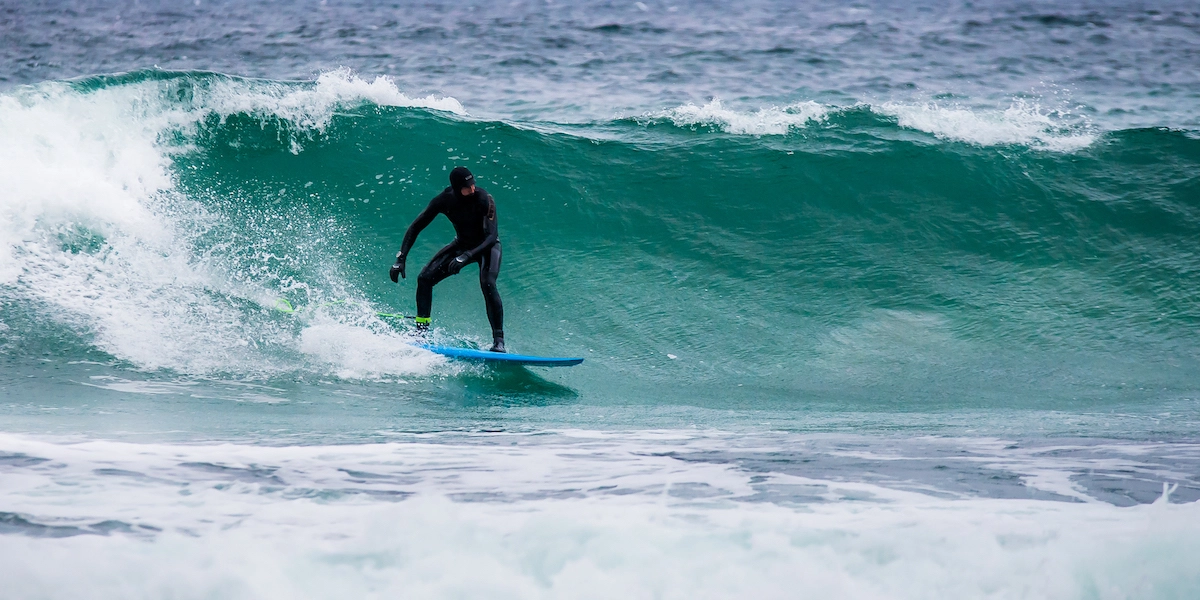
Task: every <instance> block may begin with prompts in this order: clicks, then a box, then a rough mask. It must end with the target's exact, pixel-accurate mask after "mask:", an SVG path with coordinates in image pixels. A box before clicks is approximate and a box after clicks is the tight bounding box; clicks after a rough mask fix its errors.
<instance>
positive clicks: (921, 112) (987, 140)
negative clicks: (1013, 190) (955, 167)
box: [872, 100, 1096, 152]
mask: <svg viewBox="0 0 1200 600" xmlns="http://www.w3.org/2000/svg"><path fill="white" fill-rule="evenodd" d="M872 110H874V111H875V112H878V113H880V114H883V115H888V116H891V117H895V118H896V120H897V121H898V122H899V124H900V126H901V127H908V128H911V129H917V130H920V131H924V132H926V133H931V134H933V135H935V136H937V137H938V138H941V139H947V140H954V141H959V142H967V143H970V144H977V145H980V146H1003V145H1012V144H1020V145H1025V146H1030V147H1034V148H1042V149H1046V150H1055V151H1060V152H1070V151H1074V150H1079V149H1081V148H1085V147H1087V146H1089V145H1091V144H1092V142H1094V141H1096V134H1095V133H1093V132H1091V131H1089V130H1088V128H1087V127H1086V125H1082V124H1078V123H1067V122H1064V120H1063V119H1060V118H1058V117H1056V114H1055V113H1054V112H1050V111H1045V110H1043V109H1042V108H1041V106H1039V105H1038V104H1037V103H1035V102H1027V101H1023V100H1018V101H1015V102H1013V103H1012V104H1010V105H1009V106H1008V108H1005V109H1004V110H986V109H980V108H976V109H969V108H964V107H961V106H943V105H942V104H940V103H937V102H927V103H921V104H904V103H898V102H885V103H883V104H881V105H878V106H873V107H872Z"/></svg>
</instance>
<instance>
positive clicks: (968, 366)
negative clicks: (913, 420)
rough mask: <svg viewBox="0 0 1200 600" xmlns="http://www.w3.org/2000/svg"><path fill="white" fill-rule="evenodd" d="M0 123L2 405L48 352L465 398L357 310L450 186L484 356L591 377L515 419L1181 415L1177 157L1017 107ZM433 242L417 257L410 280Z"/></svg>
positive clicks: (347, 86) (158, 102)
mask: <svg viewBox="0 0 1200 600" xmlns="http://www.w3.org/2000/svg"><path fill="white" fill-rule="evenodd" d="M0 102H2V103H3V111H0V136H2V137H0V155H2V156H0V158H2V160H0V169H3V170H4V172H3V173H2V174H0V178H2V179H3V180H4V181H6V182H9V190H10V193H8V194H6V195H5V196H4V199H3V200H2V202H3V204H2V205H0V210H2V211H3V213H4V217H5V218H4V220H3V223H4V224H3V229H2V230H0V298H2V300H0V302H2V304H0V322H2V323H3V325H2V327H3V332H4V334H5V335H4V342H3V343H4V349H5V353H6V356H8V358H9V360H8V363H7V364H6V366H5V367H4V369H5V370H6V371H7V373H8V374H7V375H6V377H7V378H8V379H9V380H10V381H18V380H20V379H22V377H23V376H24V375H26V374H28V373H31V372H34V371H35V370H37V369H40V368H41V367H40V366H39V365H40V364H41V363H40V362H39V361H41V360H42V358H43V357H45V356H51V357H54V358H53V359H52V360H56V361H62V362H64V363H71V364H72V365H75V367H74V368H75V369H76V370H78V369H80V368H82V367H79V365H82V364H87V363H100V364H102V365H107V366H105V367H104V369H108V370H105V371H104V373H103V374H101V375H88V376H91V377H102V378H103V377H109V378H115V380H114V381H118V382H117V383H113V381H110V380H108V379H100V380H97V381H98V382H94V385H96V386H99V388H98V389H100V388H106V386H107V388H108V389H119V388H121V386H122V385H125V384H121V383H119V381H125V379H123V378H131V379H137V380H138V381H141V380H143V379H147V378H148V379H149V380H154V381H168V380H169V381H179V378H184V379H185V380H188V379H189V378H191V380H195V378H201V379H205V380H210V379H213V378H215V379H219V380H229V379H236V380H244V381H252V382H272V381H275V382H278V381H287V382H319V381H333V382H353V381H361V382H381V383H380V384H379V386H378V387H375V388H371V389H375V390H377V391H376V392H373V393H390V392H384V391H383V390H387V389H394V387H393V386H391V385H390V384H388V383H386V382H395V381H397V380H403V381H405V382H409V380H410V379H412V378H415V380H413V382H414V383H415V384H416V385H417V386H418V387H419V386H421V385H434V386H440V385H444V383H438V382H444V381H445V380H444V378H445V377H447V376H450V377H457V376H460V375H462V376H468V377H475V376H477V375H471V374H470V373H473V372H470V373H466V374H465V375H464V374H463V372H461V370H460V368H458V367H452V366H448V365H446V364H445V363H442V362H440V361H438V360H435V359H434V358H432V357H430V356H429V355H428V354H427V353H424V352H421V351H417V350H414V349H413V348H412V347H411V346H409V345H408V342H409V341H410V338H409V337H408V333H407V329H406V326H405V325H404V324H403V323H399V322H397V320H395V319H391V318H389V317H381V316H379V315H377V314H376V313H392V312H403V313H407V314H411V311H412V310H413V308H412V307H413V304H412V294H413V280H412V279H411V278H410V279H409V280H407V281H404V282H402V284H401V285H399V286H397V285H394V284H392V283H391V282H390V281H388V280H387V278H386V275H385V271H386V269H387V267H388V265H389V264H390V262H391V257H392V255H393V254H394V252H395V249H396V247H397V246H398V245H399V241H400V239H401V237H402V235H403V232H404V230H405V229H406V228H407V226H408V224H409V222H410V221H411V219H412V218H413V217H414V216H415V215H416V213H417V212H418V211H419V210H420V209H421V208H422V207H423V206H424V203H425V202H426V201H427V200H428V198H429V197H431V196H432V195H434V194H435V193H437V192H438V191H439V190H440V189H441V188H442V187H443V186H444V180H445V178H446V172H447V170H448V168H449V167H452V166H454V165H458V164H462V165H466V166H468V167H470V168H471V169H472V170H473V171H474V172H475V173H476V174H477V176H478V178H479V181H480V184H481V185H482V186H483V187H485V188H487V189H488V190H489V191H490V192H491V193H492V194H493V195H494V196H495V197H496V200H497V204H498V207H499V215H500V227H501V239H502V240H503V241H504V244H505V246H504V247H505V260H504V270H503V271H502V274H501V279H500V285H501V292H502V294H503V297H504V301H505V304H506V308H507V314H508V319H507V323H506V329H507V330H508V331H509V335H510V338H511V339H510V342H511V344H512V346H513V347H514V348H515V349H516V350H518V351H528V352H536V353H546V354H560V355H561V354H579V355H583V356H585V357H587V358H588V363H587V365H588V367H587V368H585V369H578V370H573V371H570V372H566V373H560V374H556V375H555V377H556V380H555V381H554V382H550V381H546V380H541V379H539V380H538V382H537V383H528V382H527V384H522V385H525V386H526V387H528V386H530V385H532V386H533V388H530V389H532V390H533V391H532V392H530V394H532V395H533V396H550V397H553V396H555V395H556V394H557V395H561V394H563V393H566V394H569V395H570V396H571V397H575V398H578V399H580V400H582V401H584V402H585V403H599V404H600V405H604V404H609V403H613V402H618V403H623V402H630V401H633V402H638V403H645V404H648V405H652V406H656V407H662V406H673V405H683V406H705V407H710V408H738V407H741V408H745V407H748V406H753V407H754V409H756V410H773V411H779V412H780V413H781V414H784V415H787V414H794V413H797V412H803V411H804V410H807V409H808V408H810V407H813V406H826V407H830V408H831V409H832V410H834V412H835V413H836V412H838V411H841V410H859V409H868V410H877V409H880V408H883V407H890V408H897V407H901V408H903V410H906V411H916V412H922V411H928V410H933V411H937V410H941V409H945V408H968V407H997V408H998V407H1004V408H1012V407H1027V408H1037V409H1046V410H1058V409H1072V408H1085V409H1087V410H1092V409H1096V410H1108V409H1110V408H1112V407H1116V406H1120V407H1126V408H1128V407H1135V408H1136V407H1139V406H1142V407H1145V410H1158V409H1161V408H1162V406H1164V403H1173V402H1175V403H1178V402H1184V403H1185V404H1186V402H1187V399H1188V398H1194V397H1195V394H1196V391H1197V389H1198V387H1200V375H1197V374H1198V373H1200V368H1197V367H1200V360H1198V358H1200V346H1198V344H1197V341H1196V337H1195V335H1194V332H1195V329H1196V326H1197V324H1198V323H1200V304H1198V303H1197V302H1196V299H1195V294H1194V291H1195V290H1196V289H1200V255H1197V254H1196V252H1195V248H1194V240H1195V239H1197V234H1200V179H1198V178H1197V176H1196V173H1197V172H1200V171H1198V169H1197V167H1200V140H1198V139H1197V136H1196V135H1195V134H1194V133H1193V132H1189V131H1181V130H1168V129H1133V130H1117V131H1099V130H1095V129H1093V128H1090V127H1089V126H1087V125H1086V124H1080V123H1073V122H1070V121H1069V120H1068V119H1064V118H1062V117H1061V116H1058V115H1055V114H1052V113H1047V112H1044V111H1042V110H1041V109H1040V108H1039V107H1037V106H1036V105H1024V104H1014V105H1013V106H1011V107H1010V108H1008V109H1006V110H1003V111H991V112H978V111H977V112H973V111H970V110H967V109H964V108H961V107H954V106H940V105H937V104H919V105H899V104H895V103H887V104H881V105H878V106H875V105H870V104H855V105H851V106H835V105H821V104H816V103H807V104H799V105H790V106H782V107H774V108H772V107H765V108H762V109H759V110H756V111H750V112H738V111H736V110H733V109H730V108H728V107H726V106H724V105H722V104H721V103H719V102H713V103H709V104H707V105H700V106H697V105H687V104H685V105H681V106H679V107H678V108H675V109H671V110H666V111H660V112H651V113H646V114H645V115H642V116H640V117H637V118H628V119H617V120H611V121H598V122H593V123H588V124H577V125H552V124H545V123H542V124H538V123H521V122H511V121H510V122H501V121H492V120H486V119H482V120H481V119H478V118H475V117H471V116H470V115H468V114H467V111H466V110H465V109H464V108H463V106H462V105H461V104H459V103H458V102H457V101H456V100H454V99H452V98H445V97H437V96H429V97H422V98H414V97H409V96H407V95H405V94H403V93H401V92H400V91H399V90H397V89H396V87H395V86H394V85H393V84H392V83H391V82H390V81H389V80H387V79H382V78H381V79H375V80H365V79H362V78H359V77H358V76H356V75H354V74H352V73H350V72H348V71H338V72H331V73H327V74H325V75H323V76H321V77H320V78H319V79H317V80H316V81H314V82H310V83H285V82H274V81H264V80H247V79H239V78H234V77H229V76H224V75H219V74H211V73H198V72H177V73H172V72H162V71H152V72H137V73H131V74H128V75H123V76H114V77H95V78H89V79H83V80H78V81H75V82H70V83H47V84H43V85H39V86H34V87H27V88H21V89H19V90H17V91H15V92H13V93H10V94H8V95H5V96H3V97H2V99H0ZM451 235H452V233H450V230H449V227H448V225H447V224H446V223H444V222H442V223H440V224H438V225H435V226H433V227H431V228H430V229H429V230H428V231H427V232H426V233H424V234H423V235H422V237H421V238H420V241H419V243H418V245H417V246H416V248H415V250H414V252H413V255H412V264H411V265H410V267H411V270H412V271H414V272H415V271H417V270H418V269H419V268H420V264H421V262H422V261H424V260H426V259H427V257H429V256H431V255H432V253H433V252H434V251H435V250H436V248H437V247H439V245H440V244H443V243H445V242H447V241H448V240H449V239H450V237H451ZM281 299H282V300H286V301H287V302H288V303H289V304H290V306H292V307H301V310H300V311H299V312H285V311H280V310H278V308H280V307H282V306H284V305H282V304H280V300H281ZM434 310H435V323H436V325H437V326H438V329H439V332H440V333H439V335H441V336H444V337H445V338H446V339H450V340H453V341H459V342H470V341H472V340H474V341H476V342H477V341H479V339H480V338H481V337H482V336H483V334H484V333H486V320H485V318H484V314H483V310H482V300H481V299H480V298H479V292H478V290H477V286H476V284H475V283H474V281H473V277H472V276H464V277H459V278H454V279H452V280H449V281H447V282H446V283H444V284H442V285H441V286H439V287H438V288H437V292H436V294H435V305H434ZM66 368H67V369H68V370H71V369H72V367H66ZM468 371H469V370H468ZM38 372H40V371H38ZM73 376H76V375H70V376H68V375H62V376H61V377H67V378H69V377H73ZM51 379H52V380H53V378H51ZM135 383H136V382H135ZM192 383H195V381H192ZM22 385H25V384H22ZM29 385H33V384H29ZM114 385H115V386H117V387H116V388H113V387H112V386H114ZM130 385H135V384H130ZM147 385H148V384H147ZM372 385H374V384H372ZM539 386H540V387H539ZM546 386H549V387H546ZM563 386H565V387H563ZM518 387H520V386H518ZM513 393H516V394H517V395H521V394H522V393H523V392H521V391H520V390H516V391H514V390H507V391H505V390H495V389H492V390H491V391H487V392H484V395H495V396H500V397H503V396H505V395H506V394H508V395H511V394H513ZM834 407H836V408H834ZM1106 407H1107V408H1106Z"/></svg>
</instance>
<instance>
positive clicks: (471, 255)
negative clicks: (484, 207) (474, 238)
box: [460, 196, 500, 262]
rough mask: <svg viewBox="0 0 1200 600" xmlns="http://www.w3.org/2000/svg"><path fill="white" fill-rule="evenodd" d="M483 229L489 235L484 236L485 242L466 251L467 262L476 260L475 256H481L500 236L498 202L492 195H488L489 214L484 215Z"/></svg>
mask: <svg viewBox="0 0 1200 600" xmlns="http://www.w3.org/2000/svg"><path fill="white" fill-rule="evenodd" d="M483 229H484V231H486V232H487V235H485V236H484V238H483V242H481V243H480V244H479V245H478V246H475V247H474V248H472V249H471V250H470V251H468V252H465V254H466V255H467V262H470V261H472V260H475V257H477V256H479V254H480V253H482V252H483V251H484V250H486V249H488V248H491V247H492V244H495V243H496V240H497V239H499V238H500V228H499V227H497V226H496V202H495V200H492V197H491V196H488V211H487V215H486V216H484V217H483ZM460 256H461V255H460Z"/></svg>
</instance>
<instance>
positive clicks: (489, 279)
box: [479, 242, 504, 352]
mask: <svg viewBox="0 0 1200 600" xmlns="http://www.w3.org/2000/svg"><path fill="white" fill-rule="evenodd" d="M499 275H500V242H496V243H495V244H493V245H492V247H491V248H490V249H489V250H488V251H486V252H484V253H483V260H481V261H480V263H479V288H480V289H482V290H483V303H484V305H486V306H487V316H488V322H489V323H491V324H492V339H493V340H494V343H493V345H492V350H493V351H496V352H504V305H503V304H502V303H501V302H500V290H498V289H496V277H498V276H499Z"/></svg>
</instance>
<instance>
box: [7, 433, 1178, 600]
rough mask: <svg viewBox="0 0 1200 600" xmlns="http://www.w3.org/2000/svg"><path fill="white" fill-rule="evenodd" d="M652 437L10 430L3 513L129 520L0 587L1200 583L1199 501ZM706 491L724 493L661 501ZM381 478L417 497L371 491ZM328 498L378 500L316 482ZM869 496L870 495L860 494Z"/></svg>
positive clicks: (51, 554) (881, 587)
mask: <svg viewBox="0 0 1200 600" xmlns="http://www.w3.org/2000/svg"><path fill="white" fill-rule="evenodd" d="M651 437H652V438H653V439H647V440H641V439H640V438H638V437H636V436H635V437H634V438H632V439H631V438H628V437H627V438H625V439H621V438H620V436H616V435H611V434H596V435H587V434H586V432H585V433H584V434H582V435H574V436H571V440H570V441H569V443H562V442H554V441H547V440H546V438H545V436H525V437H521V436H515V437H514V436H509V437H507V438H504V439H496V440H494V442H495V443H491V442H492V440H490V439H489V438H488V437H486V436H479V437H478V439H474V440H468V441H462V442H459V443H455V442H453V441H452V440H446V439H436V438H431V437H429V436H426V437H424V438H418V441H414V442H409V443H395V444H371V445H344V446H314V447H255V446H244V445H234V444H222V445H200V446H191V445H156V444H129V443H114V442H101V441H92V442H83V443H71V444H63V443H49V442H47V441H43V440H38V439H33V438H28V437H23V436H14V435H9V434H0V451H4V452H8V453H20V454H24V455H26V456H29V457H37V458H42V459H47V460H46V461H45V462H42V463H31V464H29V465H27V466H19V467H13V468H10V469H9V472H6V475H5V477H3V478H0V507H3V509H4V510H5V511H11V512H17V513H20V514H26V515H29V516H30V517H31V518H34V520H35V522H40V523H45V524H50V525H58V526H78V527H87V526H90V525H94V524H96V523H98V522H101V521H103V520H106V519H109V520H116V521H121V522H123V523H126V524H128V525H131V526H132V530H131V532H130V533H117V534H113V535H108V536H98V535H78V536H74V537H68V538H61V539H55V538H51V537H41V538H38V537H27V536H22V535H19V534H13V533H10V534H7V535H0V556H4V557H5V560H3V561H0V578H2V579H3V581H4V582H5V590H6V593H7V594H9V595H11V596H12V597H18V598H29V597H38V598H78V597H87V598H129V597H171V598H184V599H186V598H211V597H221V598H234V599H236V598H256V599H258V598H263V599H271V598H347V597H353V598H386V597H404V598H464V597H488V598H612V597H622V598H624V597H629V598H667V599H671V598H679V599H684V598H687V599H693V598H701V599H705V598H737V597H755V598H794V597H797V595H798V593H799V595H800V596H802V597H808V596H812V597H822V598H826V597H828V598H851V599H858V598H862V599H877V598H879V599H882V598H899V599H910V598H911V599H940V598H947V599H951V598H953V599H958V598H1000V599H1007V598H1013V599H1015V598H1046V599H1049V598H1081V597H1098V598H1178V597H1192V596H1194V595H1195V593H1196V592H1197V591H1198V590H1200V576H1198V575H1197V573H1196V570H1195V568H1194V562H1195V557H1196V556H1197V553H1198V552H1200V503H1195V502H1193V503H1187V504H1169V503H1167V502H1159V503H1155V504H1144V505H1139V506H1134V507H1129V508H1119V507H1115V506H1111V505H1108V504H1103V503H1073V502H1049V501H1031V500H989V499H980V498H964V499H939V498H934V497H930V496H927V495H923V494H914V493H891V494H888V493H887V490H885V489H883V488H880V487H879V486H874V485H872V484H867V483H862V482H855V481H845V480H838V481H823V480H820V479H811V478H810V479H808V480H805V481H802V482H801V483H811V484H817V485H824V486H828V487H829V488H830V489H834V490H836V489H838V488H842V489H845V490H847V493H845V494H840V495H839V494H836V493H834V494H829V495H828V496H827V498H826V500H827V501H825V502H814V503H810V504H806V505H804V506H802V507H789V506H782V505H775V504H771V503H768V502H746V501H741V502H731V501H730V500H729V499H730V498H731V497H734V496H738V495H744V494H746V493H747V491H748V488H749V480H750V479H751V478H752V477H754V476H755V473H754V472H751V471H738V470H737V469H735V468H734V467H732V466H730V465H728V464H716V463H709V462H700V461H680V460H676V459H674V458H672V457H670V456H667V455H664V453H663V452H664V451H674V450H680V449H684V448H686V447H687V445H688V444H689V442H688V441H687V440H686V439H681V436H678V435H676V436H674V438H680V439H673V438H672V437H670V436H657V437H654V436H651ZM682 437H683V438H686V436H682ZM725 439H726V440H736V439H737V438H736V437H732V438H730V437H728V436H727V437H726V438H725ZM701 441H703V440H701ZM776 441H778V440H776ZM793 441H795V440H793ZM693 442H695V440H694V439H693ZM800 442H803V440H800ZM702 445H703V444H702ZM694 449H699V448H694ZM843 475H844V474H843ZM798 479H799V478H798ZM699 483H705V484H708V485H710V486H711V487H713V488H715V489H717V490H720V491H719V492H717V493H716V495H715V496H712V497H709V498H701V499H696V498H686V497H679V496H675V495H672V494H671V490H672V489H674V488H681V487H684V486H687V485H693V486H694V485H696V484H699ZM390 489H403V490H408V491H411V492H413V493H415V496H413V497H411V498H409V499H408V500H404V501H397V500H399V497H397V496H394V495H393V496H388V495H386V494H383V493H381V492H385V491H387V490H390ZM337 490H343V491H346V490H357V491H359V492H364V491H366V492H370V491H373V492H374V493H373V494H372V493H357V494H349V495H341V496H338V495H336V494H335V495H328V494H326V495H322V494H320V493H317V492H329V491H337ZM549 492H558V493H557V494H552V493H549ZM864 495H871V496H873V497H874V498H873V499H872V500H862V499H856V498H861V497H863V496H864ZM140 525H146V526H149V527H154V528H157V529H160V530H161V531H155V530H152V529H146V528H143V527H139V526H140ZM798 591H799V592H798Z"/></svg>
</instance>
